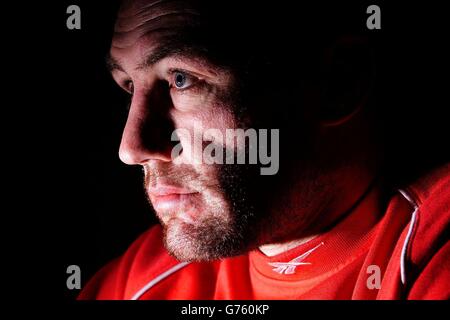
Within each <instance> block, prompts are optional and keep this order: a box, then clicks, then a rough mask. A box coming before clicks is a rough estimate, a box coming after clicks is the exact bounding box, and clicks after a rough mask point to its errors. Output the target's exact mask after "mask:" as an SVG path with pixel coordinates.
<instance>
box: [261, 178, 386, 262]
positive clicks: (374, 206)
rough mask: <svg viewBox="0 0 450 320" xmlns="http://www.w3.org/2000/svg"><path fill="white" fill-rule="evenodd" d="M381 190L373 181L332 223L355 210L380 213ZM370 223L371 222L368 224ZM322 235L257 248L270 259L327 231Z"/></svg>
mask: <svg viewBox="0 0 450 320" xmlns="http://www.w3.org/2000/svg"><path fill="white" fill-rule="evenodd" d="M381 203H382V201H381V188H380V184H379V181H376V180H374V181H373V182H372V183H370V184H369V186H368V187H367V188H366V189H365V190H364V191H363V192H362V193H361V195H360V196H359V197H358V198H357V199H356V200H355V201H353V202H352V203H351V205H349V206H348V207H347V210H343V211H342V212H341V214H338V215H336V216H337V217H338V218H337V219H335V221H334V223H338V222H339V221H341V220H342V219H344V218H345V217H347V216H349V215H351V214H354V212H355V211H357V210H374V212H381V207H382V206H381ZM368 223H372V222H368ZM325 230H326V231H324V232H322V233H317V234H315V235H312V236H308V237H303V238H298V239H295V240H290V241H286V242H282V243H270V244H264V245H261V246H260V247H259V250H260V251H261V252H262V253H264V254H265V255H266V256H268V257H272V256H275V255H278V254H280V253H283V252H285V251H288V250H290V249H293V248H295V247H297V246H299V245H302V244H304V243H307V242H308V241H310V240H312V239H314V238H315V237H317V236H319V235H321V234H323V233H325V232H327V231H328V230H329V229H325Z"/></svg>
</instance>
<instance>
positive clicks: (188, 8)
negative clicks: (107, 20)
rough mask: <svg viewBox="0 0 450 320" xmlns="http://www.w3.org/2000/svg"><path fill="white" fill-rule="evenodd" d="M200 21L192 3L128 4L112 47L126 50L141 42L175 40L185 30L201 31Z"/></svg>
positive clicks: (151, 1) (140, 0)
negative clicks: (175, 36)
mask: <svg viewBox="0 0 450 320" xmlns="http://www.w3.org/2000/svg"><path fill="white" fill-rule="evenodd" d="M199 18H200V12H199V10H197V9H196V8H195V7H194V6H193V5H192V3H191V2H190V1H164V0H163V1H155V0H147V1H144V0H138V1H131V0H128V1H125V2H124V4H123V6H122V7H121V9H120V10H119V13H118V16H117V20H116V24H115V28H114V35H113V39H112V47H113V48H119V49H126V48H130V47H132V46H134V45H136V44H138V42H139V41H140V40H142V39H143V40H151V39H152V38H155V40H159V41H160V40H162V39H164V38H168V37H173V36H174V35H176V34H178V33H180V32H181V31H183V30H186V29H191V28H193V27H198V26H199V24H200V19H199ZM144 42H146V41H144ZM147 42H148V41H147ZM147 44H151V43H147Z"/></svg>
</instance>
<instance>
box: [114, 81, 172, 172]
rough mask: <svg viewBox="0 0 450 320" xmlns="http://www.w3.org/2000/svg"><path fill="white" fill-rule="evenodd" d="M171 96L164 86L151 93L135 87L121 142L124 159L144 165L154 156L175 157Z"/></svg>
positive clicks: (130, 162) (134, 163) (168, 159)
mask: <svg viewBox="0 0 450 320" xmlns="http://www.w3.org/2000/svg"><path fill="white" fill-rule="evenodd" d="M167 98H168V97H165V96H164V93H163V92H161V90H153V91H152V92H151V93H148V92H145V91H144V90H141V91H138V90H136V88H135V92H134V95H133V98H132V101H131V105H130V110H129V113H128V118H127V122H126V124H125V128H124V130H123V134H122V140H121V143H120V149H119V157H120V160H122V162H124V163H126V164H130V165H136V164H141V165H142V164H144V163H146V162H148V161H150V160H159V161H165V162H169V161H171V150H172V142H171V139H170V138H171V132H172V131H173V130H174V129H173V124H172V121H171V119H170V118H169V116H168V114H169V113H168V105H169V104H168V101H167ZM169 98H170V97H169Z"/></svg>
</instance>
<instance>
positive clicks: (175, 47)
mask: <svg viewBox="0 0 450 320" xmlns="http://www.w3.org/2000/svg"><path fill="white" fill-rule="evenodd" d="M206 52H207V50H206V48H204V47H203V46H198V45H187V44H180V43H178V42H169V43H165V44H163V45H160V46H158V47H156V48H155V49H153V50H152V51H151V52H150V53H149V54H148V55H147V56H146V57H145V58H144V59H143V61H142V62H141V63H139V64H138V66H137V67H136V70H142V69H145V68H148V67H151V66H153V65H155V64H156V63H158V62H159V61H161V60H163V59H165V58H168V57H173V56H185V57H191V58H194V57H196V58H204V59H205V58H206ZM105 60H106V61H105V62H106V67H107V68H108V70H109V71H110V72H113V71H115V70H118V71H122V72H125V70H124V68H123V67H122V65H121V63H120V61H118V60H116V59H115V58H114V57H112V56H111V54H108V55H107V56H106V59H105ZM205 60H208V59H205Z"/></svg>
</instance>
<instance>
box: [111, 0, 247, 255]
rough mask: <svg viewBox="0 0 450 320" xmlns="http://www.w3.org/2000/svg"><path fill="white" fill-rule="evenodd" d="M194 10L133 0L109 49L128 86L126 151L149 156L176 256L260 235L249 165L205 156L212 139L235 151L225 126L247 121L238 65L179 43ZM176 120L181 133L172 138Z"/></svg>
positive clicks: (238, 247)
mask: <svg viewBox="0 0 450 320" xmlns="http://www.w3.org/2000/svg"><path fill="white" fill-rule="evenodd" d="M197 20H198V13H197V11H196V9H195V8H193V7H190V6H189V4H188V3H186V2H174V1H171V2H164V1H163V2H159V1H128V2H126V3H125V5H124V6H123V7H122V9H121V10H120V12H119V15H118V19H117V22H116V28H115V34H114V37H113V41H112V46H111V52H110V56H111V59H110V67H111V71H112V74H113V77H114V79H115V81H116V82H117V83H118V84H119V85H120V86H121V87H122V88H123V89H124V90H126V91H127V92H129V94H130V95H131V96H132V97H131V104H130V109H129V115H128V119H127V123H126V126H125V129H124V132H123V136H122V142H121V146H120V152H119V154H120V158H121V160H122V161H123V162H125V163H127V164H139V165H142V166H143V168H144V173H145V190H146V193H147V194H148V198H149V200H150V202H151V204H152V206H153V208H154V209H155V211H156V214H157V216H158V218H159V220H160V221H161V224H162V226H163V228H164V233H165V239H164V241H165V244H166V247H167V248H168V250H169V251H170V252H171V253H172V254H173V255H174V256H176V257H177V258H179V259H180V260H205V259H216V258H220V257H224V256H230V255H234V254H239V253H241V252H242V251H243V250H244V249H245V248H246V247H248V246H249V245H250V242H252V241H253V240H254V239H252V237H251V235H250V234H249V233H248V232H249V226H248V224H249V223H250V221H251V219H252V216H253V213H252V210H251V208H250V207H251V206H250V205H249V204H248V203H247V202H246V201H247V199H246V198H247V196H246V191H245V187H244V186H243V179H245V176H246V174H247V173H246V172H244V171H245V169H244V168H245V166H239V165H230V166H228V165H221V164H207V163H205V161H202V158H201V157H202V152H200V153H199V152H197V151H198V149H195V144H196V143H200V145H201V150H203V149H204V145H205V144H206V142H208V143H209V142H211V141H213V142H214V144H215V145H217V146H218V147H219V148H221V149H223V150H226V149H228V150H232V151H234V152H236V148H237V146H235V145H234V141H232V139H223V137H225V136H226V134H225V130H226V129H233V128H242V127H243V126H244V122H243V121H241V119H240V118H241V117H238V116H237V112H236V111H237V110H238V109H239V106H238V105H237V104H236V100H237V99H235V97H234V92H235V87H236V79H235V77H234V74H233V72H231V71H230V69H229V68H225V67H219V66H218V65H217V64H214V63H212V62H211V60H210V59H208V57H207V56H205V55H204V54H202V53H201V52H200V51H201V50H197V49H198V48H194V47H193V46H190V45H188V44H187V43H183V39H182V38H183V36H180V34H181V33H182V30H186V29H189V28H195V27H197V26H196V23H197V22H196V21H197ZM180 38H181V39H180ZM248 125H249V124H248V121H246V125H245V126H248ZM211 128H213V129H216V130H215V131H211V130H209V131H208V129H211ZM175 129H178V131H177V138H178V139H179V143H178V141H175V142H174V141H172V140H171V137H172V134H173V132H174V130H175ZM179 129H181V130H179ZM177 143H178V144H179V146H181V149H180V150H179V151H180V152H179V153H178V154H177V156H176V157H174V156H173V155H172V154H171V153H172V150H173V147H174V145H176V144H177Z"/></svg>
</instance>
